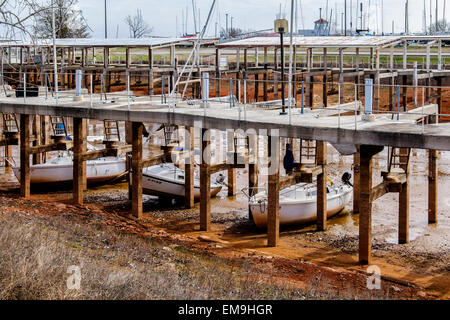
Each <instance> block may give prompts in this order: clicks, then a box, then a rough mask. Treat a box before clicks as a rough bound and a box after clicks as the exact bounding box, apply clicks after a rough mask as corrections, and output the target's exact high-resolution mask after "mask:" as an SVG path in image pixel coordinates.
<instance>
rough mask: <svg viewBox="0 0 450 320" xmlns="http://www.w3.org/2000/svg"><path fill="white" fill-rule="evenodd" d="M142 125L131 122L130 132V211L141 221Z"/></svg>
mask: <svg viewBox="0 0 450 320" xmlns="http://www.w3.org/2000/svg"><path fill="white" fill-rule="evenodd" d="M143 127H144V126H143V124H142V123H140V122H133V123H132V125H131V131H132V138H133V143H132V160H131V167H132V169H131V170H132V178H131V179H132V195H131V198H132V200H131V211H132V214H133V216H134V217H136V218H138V219H141V218H142V216H143V212H142V210H143V204H142V134H143Z"/></svg>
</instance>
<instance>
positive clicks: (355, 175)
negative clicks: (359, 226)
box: [353, 146, 360, 213]
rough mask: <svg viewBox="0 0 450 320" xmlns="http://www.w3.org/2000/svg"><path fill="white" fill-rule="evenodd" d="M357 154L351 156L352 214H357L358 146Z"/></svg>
mask: <svg viewBox="0 0 450 320" xmlns="http://www.w3.org/2000/svg"><path fill="white" fill-rule="evenodd" d="M357 149H358V152H356V153H355V154H354V155H353V213H357V212H359V195H360V188H359V185H360V184H359V179H360V178H359V174H360V172H359V157H360V154H359V146H357Z"/></svg>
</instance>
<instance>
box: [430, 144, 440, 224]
mask: <svg viewBox="0 0 450 320" xmlns="http://www.w3.org/2000/svg"><path fill="white" fill-rule="evenodd" d="M437 158H438V151H437V150H428V223H430V224H432V223H437V214H438V166H437Z"/></svg>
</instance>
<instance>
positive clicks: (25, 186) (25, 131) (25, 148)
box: [20, 114, 30, 198]
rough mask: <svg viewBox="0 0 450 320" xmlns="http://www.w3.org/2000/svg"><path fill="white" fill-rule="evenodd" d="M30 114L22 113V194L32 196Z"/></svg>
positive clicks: (24, 196) (22, 195)
mask: <svg viewBox="0 0 450 320" xmlns="http://www.w3.org/2000/svg"><path fill="white" fill-rule="evenodd" d="M29 139H30V115H28V114H21V115H20V196H21V197H23V198H28V197H29V196H30V153H29V148H30V140H29Z"/></svg>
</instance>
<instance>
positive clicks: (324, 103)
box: [322, 48, 328, 108]
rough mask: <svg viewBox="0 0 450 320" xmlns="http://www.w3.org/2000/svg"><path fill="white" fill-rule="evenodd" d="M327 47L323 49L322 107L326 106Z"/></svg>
mask: <svg viewBox="0 0 450 320" xmlns="http://www.w3.org/2000/svg"><path fill="white" fill-rule="evenodd" d="M327 60H328V59H327V48H324V49H323V67H324V70H325V74H324V75H323V79H322V82H323V84H322V91H323V107H324V108H327V107H328V83H327V81H328V76H327V73H328V61H327Z"/></svg>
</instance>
